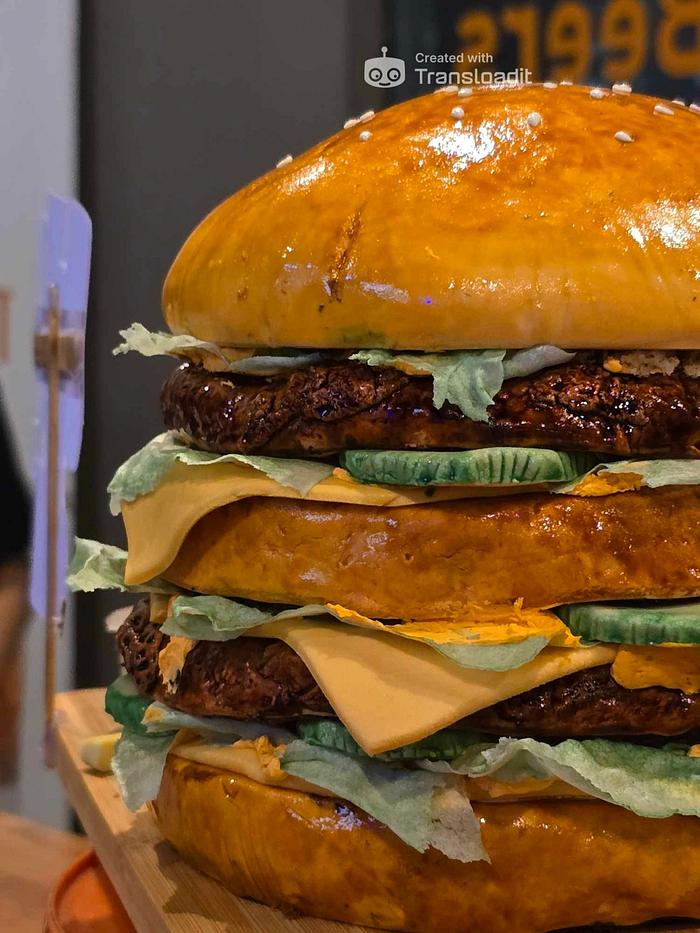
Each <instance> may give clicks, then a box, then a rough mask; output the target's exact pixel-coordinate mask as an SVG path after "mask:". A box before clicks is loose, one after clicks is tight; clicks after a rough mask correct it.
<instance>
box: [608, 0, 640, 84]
mask: <svg viewBox="0 0 700 933" xmlns="http://www.w3.org/2000/svg"><path fill="white" fill-rule="evenodd" d="M647 39H648V36H647V15H646V10H645V9H644V6H643V4H642V3H641V0H611V2H610V3H609V4H608V5H607V6H606V7H605V8H604V10H603V16H602V19H601V23H600V42H601V45H602V46H603V47H604V48H605V49H609V50H610V51H611V52H613V53H614V54H613V55H611V56H610V57H609V58H607V59H606V61H605V62H604V64H603V75H604V76H605V78H606V79H607V80H608V81H632V80H633V79H634V78H635V77H636V76H637V75H638V74H639V72H640V71H642V69H643V68H644V64H645V61H646V56H647Z"/></svg>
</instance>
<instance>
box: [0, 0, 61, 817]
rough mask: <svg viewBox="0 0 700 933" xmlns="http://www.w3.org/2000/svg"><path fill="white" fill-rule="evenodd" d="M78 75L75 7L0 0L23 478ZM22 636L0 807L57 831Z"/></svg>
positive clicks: (2, 237)
mask: <svg viewBox="0 0 700 933" xmlns="http://www.w3.org/2000/svg"><path fill="white" fill-rule="evenodd" d="M77 74H78V8H77V2H74V0H31V2H26V0H0V133H1V134H2V136H1V140H2V141H1V142H0V179H2V188H1V190H2V204H1V211H0V214H1V218H0V288H4V289H7V290H8V291H9V292H10V313H11V320H10V328H9V347H8V348H7V350H8V359H7V361H6V362H4V363H2V364H0V380H1V382H2V397H3V401H4V403H5V408H6V411H7V414H8V421H9V427H10V429H11V431H12V434H13V436H14V439H15V441H16V445H17V451H16V452H17V456H18V460H19V463H20V466H21V469H22V470H23V472H24V473H25V475H27V473H28V471H29V469H30V462H31V448H32V438H33V433H34V432H33V423H32V417H33V405H34V393H33V384H34V368H33V359H32V328H33V324H34V307H35V299H36V295H35V283H34V272H35V263H36V244H37V239H38V231H39V220H40V215H41V209H42V205H43V202H44V198H45V196H46V192H47V190H48V189H50V190H53V191H55V192H56V193H58V194H64V195H75V194H76V192H77V175H78V173H77V159H78V136H77V110H78V100H77ZM27 478H28V477H27ZM72 632H73V630H72V620H71V619H70V618H69V619H68V623H67V626H66V631H65V637H64V639H63V644H62V649H61V652H60V657H59V665H58V684H59V686H60V687H62V688H65V687H66V686H68V685H69V684H70V683H71V682H72V680H73V634H72ZM27 635H28V637H27V641H26V644H25V650H24V670H25V672H26V673H25V691H24V697H23V704H22V712H21V720H20V723H19V726H18V734H19V736H20V744H19V750H18V754H19V762H18V764H19V775H20V778H19V780H18V781H16V782H14V783H12V784H10V785H3V786H0V810H2V809H10V810H15V811H17V812H21V813H24V814H25V815H26V816H30V817H33V818H35V819H37V820H41V821H45V822H50V823H54V824H57V825H58V824H61V823H62V822H64V821H65V818H66V809H65V806H64V803H63V794H62V791H61V789H60V784H59V782H58V779H57V777H56V776H55V775H54V774H53V773H51V772H48V771H46V770H45V769H44V766H43V758H42V750H41V742H42V737H43V700H42V669H43V626H42V624H41V623H40V622H38V621H36V622H33V623H31V625H30V626H29V629H28V633H27ZM5 676H7V672H6V671H4V670H3V677H5ZM3 712H4V711H3V710H2V709H0V716H2V714H3Z"/></svg>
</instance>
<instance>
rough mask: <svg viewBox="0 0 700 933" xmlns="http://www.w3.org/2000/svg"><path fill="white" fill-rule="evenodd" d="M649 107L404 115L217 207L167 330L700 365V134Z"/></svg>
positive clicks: (580, 92)
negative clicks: (550, 348) (610, 354)
mask: <svg viewBox="0 0 700 933" xmlns="http://www.w3.org/2000/svg"><path fill="white" fill-rule="evenodd" d="M657 103H660V102H659V101H658V100H657V98H653V97H646V96H641V95H637V94H632V95H626V94H612V93H611V92H609V91H606V92H605V98H604V99H603V100H596V99H594V98H592V97H591V96H590V93H589V90H588V89H587V88H583V87H558V88H556V89H553V90H548V89H546V88H543V87H540V86H527V87H522V88H517V89H516V88H510V89H500V90H488V89H478V90H475V91H474V93H473V94H472V95H471V96H470V97H457V96H456V95H455V94H429V95H427V96H424V97H419V98H416V99H415V100H411V101H408V102H406V103H404V104H401V105H399V106H396V107H392V108H390V109H388V110H386V111H383V112H382V113H379V114H377V115H376V116H375V117H374V118H373V119H371V120H369V121H368V122H367V123H362V124H359V125H357V126H354V127H352V128H349V129H346V130H343V131H341V132H339V133H337V134H336V135H335V136H333V137H331V138H330V139H329V140H326V141H325V142H322V143H320V144H319V145H317V146H315V147H314V148H313V149H310V150H309V151H308V152H306V153H303V154H302V155H300V156H298V157H296V158H295V159H294V160H293V161H292V162H291V163H290V164H288V165H285V166H283V167H280V168H277V169H275V170H273V171H271V172H269V173H268V174H267V175H264V176H263V177H262V178H260V179H259V180H257V181H255V182H253V183H252V184H250V185H248V186H247V187H246V188H244V189H242V190H241V191H239V192H238V193H237V194H235V195H233V196H232V197H231V198H229V199H228V200H227V201H225V202H224V203H223V204H221V205H220V206H219V207H217V208H216V209H215V210H214V211H213V212H212V213H211V214H210V215H209V216H208V217H207V218H206V220H204V221H203V223H201V224H200V226H199V227H197V229H196V230H195V231H194V233H192V235H191V236H190V238H189V239H188V240H187V242H186V243H185V245H184V247H183V248H182V250H181V251H180V254H179V255H178V257H177V259H176V260H175V262H174V264H173V266H172V268H171V270H170V272H169V274H168V277H167V279H166V282H165V288H164V294H163V306H164V313H165V318H166V320H167V322H168V324H169V326H170V327H171V329H172V330H173V331H175V332H176V333H182V332H189V333H191V334H194V335H195V336H196V337H199V338H202V339H206V340H213V341H216V342H218V343H221V344H228V345H230V346H239V347H274V346H278V347H282V346H306V347H340V348H345V347H389V348H403V349H409V348H414V349H425V350H441V349H449V348H468V347H505V348H509V347H526V346H530V345H533V344H538V343H552V344H556V345H559V346H562V347H594V348H595V347H597V348H613V347H637V348H649V347H651V348H673V347H675V348H697V347H700V302H697V301H695V298H696V297H697V294H698V279H697V271H698V268H700V257H699V247H698V230H699V229H700V210H699V203H700V202H699V201H698V191H699V190H700V160H698V159H697V158H695V157H694V154H695V152H696V150H697V141H698V133H699V132H700V117H698V116H697V114H694V113H691V112H689V111H687V110H684V109H683V108H680V107H672V109H673V111H674V112H673V115H671V116H668V115H665V114H663V113H656V112H654V106H655V104H657ZM667 106H668V104H667ZM456 107H459V108H461V109H462V110H463V111H464V116H463V117H460V116H459V111H456V110H453V108H456ZM532 114H538V115H539V116H540V117H541V122H539V123H538V124H537V125H535V126H532V125H530V124H529V123H528V116H529V115H532ZM536 120H537V117H536V116H535V117H533V118H532V121H531V122H536ZM620 131H622V132H624V133H627V134H629V135H630V136H631V137H632V138H633V142H622V141H619V140H618V139H616V138H615V134H616V133H618V132H620ZM361 132H369V133H370V134H371V135H370V137H369V138H368V139H367V140H365V141H363V140H362V139H361V136H360V134H361Z"/></svg>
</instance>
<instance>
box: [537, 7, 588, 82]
mask: <svg viewBox="0 0 700 933" xmlns="http://www.w3.org/2000/svg"><path fill="white" fill-rule="evenodd" d="M591 39H592V36H591V15H590V13H589V11H588V10H587V9H586V7H585V6H584V5H583V4H582V3H576V2H573V0H569V2H567V3H560V4H559V5H558V6H556V7H555V8H554V10H552V14H551V16H550V17H549V19H548V21H547V28H546V30H545V40H544V41H545V54H546V56H547V58H548V59H551V60H552V61H553V62H554V67H553V68H552V69H551V73H552V77H553V78H554V79H555V80H557V79H559V80H561V79H564V78H567V79H569V80H570V81H580V80H582V79H583V78H584V76H585V74H586V72H587V71H588V63H589V60H590V56H591Z"/></svg>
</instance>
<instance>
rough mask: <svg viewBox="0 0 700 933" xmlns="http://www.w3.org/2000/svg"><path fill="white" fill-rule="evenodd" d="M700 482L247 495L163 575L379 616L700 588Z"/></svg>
mask: <svg viewBox="0 0 700 933" xmlns="http://www.w3.org/2000/svg"><path fill="white" fill-rule="evenodd" d="M698 540H700V490H699V489H698V488H697V487H690V486H688V487H666V488H663V489H658V490H642V491H639V492H626V493H621V494H618V495H610V496H603V497H600V498H588V499H586V498H577V497H573V496H553V495H549V494H533V495H527V496H516V497H508V498H497V499H471V500H462V501H456V502H445V503H436V504H434V505H432V504H431V505H422V506H406V507H402V508H396V509H392V510H387V509H382V508H369V507H365V506H353V505H342V504H335V503H321V502H303V501H298V500H283V499H262V498H258V499H247V500H243V501H240V502H236V503H232V504H230V505H226V506H224V507H222V508H218V509H215V510H214V511H212V512H210V513H209V514H208V515H206V516H205V517H204V518H202V519H200V521H199V522H198V523H197V524H196V525H195V526H194V528H193V529H192V530H191V531H190V533H189V534H188V536H187V538H186V539H185V541H184V543H183V545H182V547H181V548H180V551H179V553H178V556H177V557H176V559H175V560H174V562H173V563H172V564H171V566H170V567H169V568H168V570H167V571H166V572H165V574H164V576H165V577H166V578H167V579H168V580H170V581H172V582H173V583H177V584H178V585H180V586H182V587H185V588H187V589H191V590H195V591H197V592H200V593H213V594H218V595H222V596H239V597H245V598H248V599H255V600H261V601H263V602H277V603H288V604H296V605H304V604H306V603H324V602H329V603H339V604H341V605H343V606H346V607H348V608H351V609H354V610H356V611H358V612H361V613H364V614H366V615H369V616H373V617H377V618H385V619H387V618H388V619H391V618H401V619H430V618H436V617H440V616H454V615H457V614H460V613H462V612H464V611H466V610H467V608H468V607H469V606H470V605H473V604H474V603H481V604H502V603H508V602H512V601H514V600H516V599H521V598H522V599H523V600H524V602H525V605H526V606H534V607H548V606H556V605H560V604H563V603H574V602H587V601H594V600H612V599H644V598H657V599H669V598H682V597H689V596H698V595H700V552H699V551H698V547H697V542H698Z"/></svg>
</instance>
